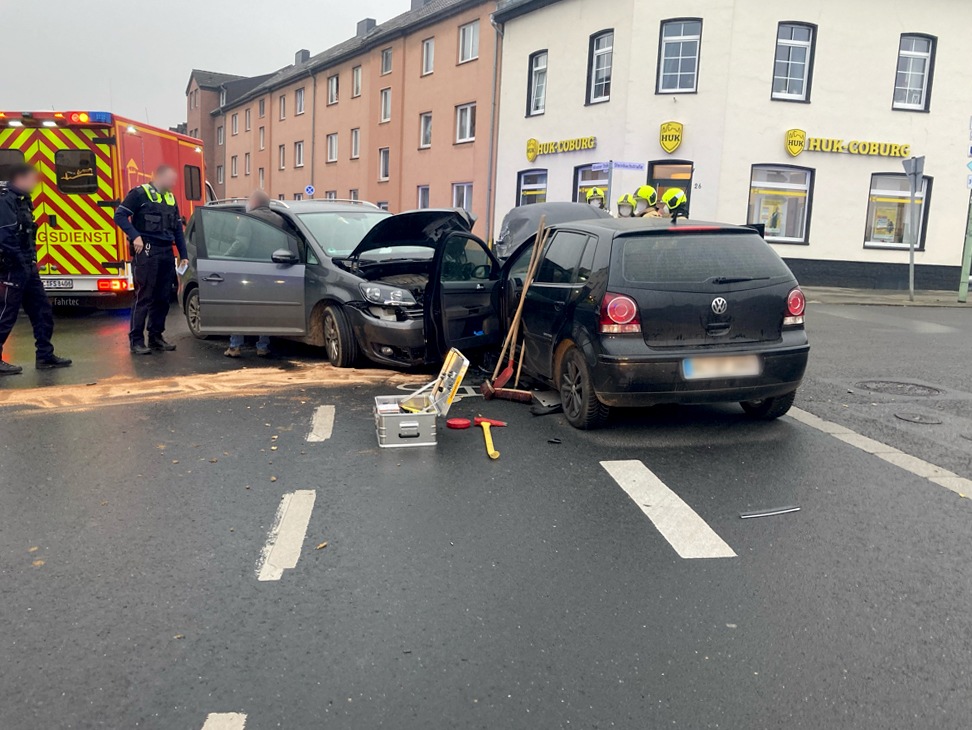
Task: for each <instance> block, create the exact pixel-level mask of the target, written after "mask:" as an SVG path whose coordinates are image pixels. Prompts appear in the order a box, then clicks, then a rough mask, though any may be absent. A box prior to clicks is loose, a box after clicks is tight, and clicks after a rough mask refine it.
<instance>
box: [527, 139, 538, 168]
mask: <svg viewBox="0 0 972 730" xmlns="http://www.w3.org/2000/svg"><path fill="white" fill-rule="evenodd" d="M526 152H527V159H528V160H529V161H530V162H534V161H535V160H536V159H537V155H538V154H540V143H539V142H538V141H537V140H535V139H533V138H532V137H531V138H530V139H528V140H527V150H526Z"/></svg>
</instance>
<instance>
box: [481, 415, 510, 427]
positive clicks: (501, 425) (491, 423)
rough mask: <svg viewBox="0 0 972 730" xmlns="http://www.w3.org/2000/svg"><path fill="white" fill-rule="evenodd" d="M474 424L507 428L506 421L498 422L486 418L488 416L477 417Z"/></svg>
mask: <svg viewBox="0 0 972 730" xmlns="http://www.w3.org/2000/svg"><path fill="white" fill-rule="evenodd" d="M474 422H475V424H476V425H477V426H479V425H480V424H483V423H488V424H489V425H490V426H492V427H493V428H503V427H505V426H506V421H497V420H496V419H495V418H486V416H476V418H475V420H474Z"/></svg>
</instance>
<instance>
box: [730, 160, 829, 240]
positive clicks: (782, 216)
mask: <svg viewBox="0 0 972 730" xmlns="http://www.w3.org/2000/svg"><path fill="white" fill-rule="evenodd" d="M813 172H814V171H813V170H811V169H809V168H806V167H793V166H789V165H754V166H753V172H752V177H751V179H750V184H749V217H748V218H747V221H748V222H749V223H761V224H763V226H765V235H764V238H766V240H767V241H772V242H773V243H807V237H808V236H807V234H808V232H809V230H810V203H811V200H812V199H813Z"/></svg>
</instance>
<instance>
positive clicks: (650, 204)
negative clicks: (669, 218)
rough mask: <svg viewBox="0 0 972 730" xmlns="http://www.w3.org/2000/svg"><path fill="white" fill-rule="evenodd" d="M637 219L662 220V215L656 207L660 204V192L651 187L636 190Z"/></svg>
mask: <svg viewBox="0 0 972 730" xmlns="http://www.w3.org/2000/svg"><path fill="white" fill-rule="evenodd" d="M634 199H635V217H636V218H660V217H661V213H659V212H658V208H656V207H655V206H656V205H657V204H658V191H657V190H655V189H654V188H653V187H652V186H651V185H642V186H641V187H640V188H638V189H637V190H635V194H634Z"/></svg>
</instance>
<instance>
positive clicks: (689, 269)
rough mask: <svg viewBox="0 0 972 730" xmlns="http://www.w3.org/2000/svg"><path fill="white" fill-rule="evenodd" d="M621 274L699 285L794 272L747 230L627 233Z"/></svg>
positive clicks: (632, 281)
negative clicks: (739, 231) (663, 233)
mask: <svg viewBox="0 0 972 730" xmlns="http://www.w3.org/2000/svg"><path fill="white" fill-rule="evenodd" d="M618 244H620V246H621V255H620V264H621V275H622V277H623V279H624V280H625V281H626V282H628V283H630V284H701V283H705V282H708V281H710V280H712V279H716V278H720V279H738V280H749V281H753V280H766V279H777V278H790V277H791V276H792V274H791V273H790V270H789V269H788V268H787V266H786V264H785V263H783V259H781V258H780V257H779V256H778V255H777V253H776V252H775V251H774V250H773V249H771V248H770V247H769V245H768V244H767V243H766V242H765V241H764V240H763V239H762V238H760V237H759V236H758V235H756V234H749V233H716V234H691V233H686V234H678V235H674V236H666V235H657V234H656V235H646V236H625V237H623V238H619V239H618V240H617V241H616V242H615V250H616V249H617V246H618Z"/></svg>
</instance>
